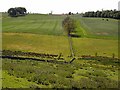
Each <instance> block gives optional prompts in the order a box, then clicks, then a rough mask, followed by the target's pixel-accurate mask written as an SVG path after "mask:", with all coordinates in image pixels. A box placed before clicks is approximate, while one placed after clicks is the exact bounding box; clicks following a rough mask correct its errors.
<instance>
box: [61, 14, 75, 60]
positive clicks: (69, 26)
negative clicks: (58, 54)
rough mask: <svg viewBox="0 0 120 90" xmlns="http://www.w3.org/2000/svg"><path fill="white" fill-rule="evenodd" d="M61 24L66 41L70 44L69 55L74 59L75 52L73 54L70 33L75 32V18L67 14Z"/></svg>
mask: <svg viewBox="0 0 120 90" xmlns="http://www.w3.org/2000/svg"><path fill="white" fill-rule="evenodd" d="M62 26H63V28H64V30H65V32H66V33H67V36H68V41H69V44H70V52H71V55H70V56H71V57H73V60H74V56H75V54H74V50H73V45H72V39H71V33H72V32H75V28H76V25H75V20H74V19H72V18H70V17H69V16H67V17H66V18H65V19H64V20H63V22H62Z"/></svg>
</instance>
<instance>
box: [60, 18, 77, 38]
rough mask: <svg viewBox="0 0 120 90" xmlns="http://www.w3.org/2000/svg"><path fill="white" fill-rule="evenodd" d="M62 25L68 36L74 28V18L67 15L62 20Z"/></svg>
mask: <svg viewBox="0 0 120 90" xmlns="http://www.w3.org/2000/svg"><path fill="white" fill-rule="evenodd" d="M62 26H63V28H64V30H65V31H66V32H67V35H68V36H70V35H71V32H74V31H75V28H76V26H75V21H74V19H72V18H70V17H69V16H67V17H66V18H65V19H64V20H63V22H62Z"/></svg>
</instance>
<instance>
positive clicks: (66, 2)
mask: <svg viewBox="0 0 120 90" xmlns="http://www.w3.org/2000/svg"><path fill="white" fill-rule="evenodd" d="M118 2H119V0H0V12H4V11H7V10H8V9H9V8H11V7H25V8H26V9H27V11H28V12H34V13H45V14H46V13H50V12H51V11H53V13H58V14H59V13H68V12H69V11H71V12H73V13H76V12H79V13H81V12H85V11H96V10H102V9H103V10H107V9H109V10H110V9H112V10H113V9H117V10H118Z"/></svg>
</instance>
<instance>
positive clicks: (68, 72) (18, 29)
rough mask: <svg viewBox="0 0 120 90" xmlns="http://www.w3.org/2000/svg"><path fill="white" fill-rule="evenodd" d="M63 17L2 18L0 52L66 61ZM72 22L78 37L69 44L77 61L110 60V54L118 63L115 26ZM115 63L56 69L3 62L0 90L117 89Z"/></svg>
mask: <svg viewBox="0 0 120 90" xmlns="http://www.w3.org/2000/svg"><path fill="white" fill-rule="evenodd" d="M65 17H66V16H65V15H58V16H57V15H40V14H39V15H37V14H30V15H27V16H25V17H16V18H11V17H8V16H7V15H6V14H3V17H2V20H3V23H2V29H3V32H2V40H3V42H2V49H3V50H10V51H22V52H33V53H43V54H44V53H48V54H55V55H56V54H57V55H59V54H60V53H62V55H63V56H64V58H65V60H70V59H71V58H69V57H68V56H69V55H70V50H69V42H68V38H67V36H66V34H65V32H64V30H63V29H62V21H63V19H64V18H65ZM71 17H72V18H74V19H75V20H76V34H78V35H81V37H78V38H75V37H73V38H72V41H73V48H74V51H75V55H76V57H79V56H81V55H95V53H97V54H98V55H101V56H109V57H112V54H113V53H114V54H115V57H118V40H117V30H116V27H117V25H116V23H117V20H113V19H109V21H105V20H106V19H104V20H102V18H82V17H81V16H79V15H74V16H71ZM103 22H104V23H103ZM105 22H106V23H105ZM104 26H105V27H104ZM109 30H110V32H109ZM103 32H104V33H107V34H104V33H103ZM98 33H100V35H99V34H98ZM118 63H119V61H115V60H114V59H113V60H112V61H108V60H103V61H102V60H78V59H76V60H75V61H74V62H73V63H71V64H57V63H48V62H40V61H34V60H33V61H31V60H28V59H27V60H15V59H5V58H4V59H3V63H2V64H3V65H2V66H3V68H2V69H3V71H2V73H3V78H2V80H3V86H2V87H3V88H118V69H119V66H118ZM21 67H22V68H21ZM84 81H85V82H84Z"/></svg>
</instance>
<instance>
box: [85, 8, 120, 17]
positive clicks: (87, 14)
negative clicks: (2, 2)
mask: <svg viewBox="0 0 120 90" xmlns="http://www.w3.org/2000/svg"><path fill="white" fill-rule="evenodd" d="M83 17H101V18H114V19H120V11H117V10H116V9H115V10H102V11H96V12H94V11H89V12H85V13H84V14H83Z"/></svg>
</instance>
